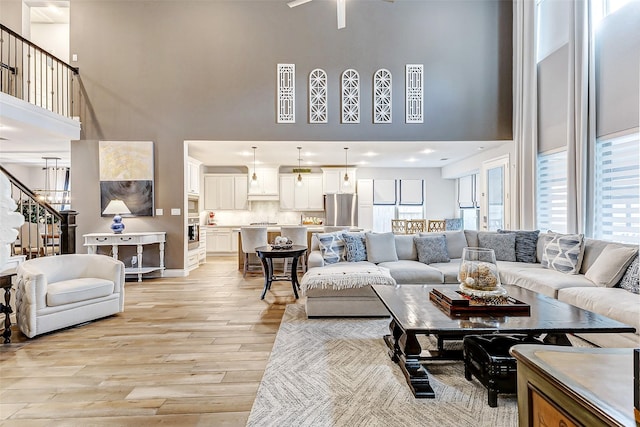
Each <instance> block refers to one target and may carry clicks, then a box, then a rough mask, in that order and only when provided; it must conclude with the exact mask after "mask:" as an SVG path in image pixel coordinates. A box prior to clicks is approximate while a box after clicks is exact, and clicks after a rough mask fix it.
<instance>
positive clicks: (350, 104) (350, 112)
mask: <svg viewBox="0 0 640 427" xmlns="http://www.w3.org/2000/svg"><path fill="white" fill-rule="evenodd" d="M342 123H360V75H359V74H358V72H357V71H356V70H354V69H351V68H350V69H348V70H345V71H344V72H343V73H342Z"/></svg>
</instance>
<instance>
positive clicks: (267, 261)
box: [256, 245, 307, 299]
mask: <svg viewBox="0 0 640 427" xmlns="http://www.w3.org/2000/svg"><path fill="white" fill-rule="evenodd" d="M305 252H307V247H306V246H302V245H293V246H291V247H290V248H286V249H276V248H274V247H273V246H270V245H269V246H259V247H257V248H256V254H257V255H258V258H260V261H262V266H263V268H264V290H263V291H262V296H261V297H260V299H264V296H265V295H266V294H267V291H268V290H269V289H271V283H272V282H278V281H285V280H286V281H289V280H291V287H292V288H293V294H294V295H295V297H296V299H298V288H299V287H300V285H299V284H298V275H297V269H298V259H299V258H300V257H301V256H302V255H304V253H305ZM274 258H293V261H292V262H291V274H290V275H287V274H284V275H275V274H274V272H273V259H274Z"/></svg>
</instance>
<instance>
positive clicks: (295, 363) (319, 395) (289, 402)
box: [247, 304, 518, 427]
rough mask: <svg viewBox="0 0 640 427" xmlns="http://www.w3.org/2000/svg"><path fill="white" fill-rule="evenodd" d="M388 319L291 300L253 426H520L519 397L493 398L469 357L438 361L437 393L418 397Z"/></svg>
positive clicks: (434, 368) (434, 370)
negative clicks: (309, 310) (468, 371)
mask: <svg viewBox="0 0 640 427" xmlns="http://www.w3.org/2000/svg"><path fill="white" fill-rule="evenodd" d="M388 325H389V320H388V319H353V318H352V319H349V318H327V319H307V318H306V314H305V311H304V306H303V305H297V304H289V305H287V308H286V310H285V313H284V317H283V319H282V324H281V325H280V329H279V330H278V334H277V336H276V340H275V343H274V346H273V351H272V353H271V357H270V359H269V362H268V364H267V368H266V370H265V373H264V377H263V378H262V382H261V384H260V387H259V388H258V393H257V396H256V399H255V402H254V404H253V408H252V409H251V414H250V415H249V419H248V422H247V425H248V426H261V427H262V426H309V427H311V426H313V427H322V426H327V427H328V426H367V427H372V426H386V427H389V426H438V427H446V426H455V427H461V426H462V427H463V426H492V427H502V426H517V425H518V409H517V400H516V397H515V395H502V394H501V395H499V396H498V407H497V408H491V407H489V405H488V404H487V391H486V389H485V388H484V387H483V386H482V385H481V384H480V383H479V382H478V381H477V380H476V379H475V378H474V380H473V381H467V380H466V379H465V378H464V365H463V363H462V362H461V361H455V362H448V361H446V362H430V363H429V365H428V370H429V373H430V382H431V385H432V387H433V389H434V391H435V394H436V397H435V399H416V398H415V397H413V394H412V393H411V391H410V389H409V386H408V385H407V383H406V381H405V378H404V376H403V374H402V372H401V370H400V368H399V367H398V365H396V364H395V363H393V362H392V361H391V359H390V358H389V355H388V348H387V346H386V344H385V343H384V341H383V339H382V337H383V335H385V334H387V333H388V331H389V329H388Z"/></svg>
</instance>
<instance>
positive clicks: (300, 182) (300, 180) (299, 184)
mask: <svg viewBox="0 0 640 427" xmlns="http://www.w3.org/2000/svg"><path fill="white" fill-rule="evenodd" d="M297 148H298V178H296V185H297V186H298V187H302V175H301V173H300V172H301V169H300V160H302V159H301V158H300V150H302V147H297Z"/></svg>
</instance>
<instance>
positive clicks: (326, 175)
mask: <svg viewBox="0 0 640 427" xmlns="http://www.w3.org/2000/svg"><path fill="white" fill-rule="evenodd" d="M344 174H345V169H344V168H324V169H322V188H323V192H324V194H334V193H355V191H356V169H355V168H349V169H348V174H349V182H350V185H349V186H345V185H344Z"/></svg>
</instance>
